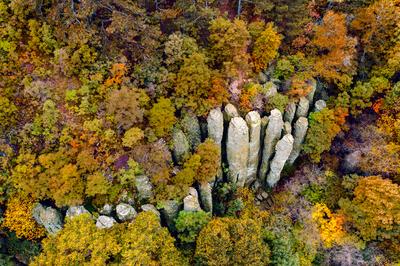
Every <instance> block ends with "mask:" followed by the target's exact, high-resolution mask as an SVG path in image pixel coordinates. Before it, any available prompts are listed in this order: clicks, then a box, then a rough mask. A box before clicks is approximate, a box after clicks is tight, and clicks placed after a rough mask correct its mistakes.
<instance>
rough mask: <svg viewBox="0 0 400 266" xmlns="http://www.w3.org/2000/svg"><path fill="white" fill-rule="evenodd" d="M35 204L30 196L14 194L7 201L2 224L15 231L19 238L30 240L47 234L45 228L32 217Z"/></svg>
mask: <svg viewBox="0 0 400 266" xmlns="http://www.w3.org/2000/svg"><path fill="white" fill-rule="evenodd" d="M34 205H35V202H33V201H32V200H31V199H29V198H22V197H19V196H14V197H12V198H10V199H9V201H8V202H7V209H6V211H5V213H4V220H3V221H2V226H3V227H5V228H8V229H9V230H10V231H13V232H15V234H16V235H17V237H18V238H26V239H29V240H32V239H37V238H41V237H44V236H45V230H44V228H43V227H41V226H40V225H39V224H37V223H36V221H35V220H34V219H33V218H32V209H33V206H34Z"/></svg>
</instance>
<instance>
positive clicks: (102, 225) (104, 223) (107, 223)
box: [96, 215, 117, 229]
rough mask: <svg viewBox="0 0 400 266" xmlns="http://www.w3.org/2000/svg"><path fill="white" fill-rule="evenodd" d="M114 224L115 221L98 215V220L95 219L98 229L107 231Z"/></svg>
mask: <svg viewBox="0 0 400 266" xmlns="http://www.w3.org/2000/svg"><path fill="white" fill-rule="evenodd" d="M116 222H117V221H115V219H114V218H112V217H109V216H105V215H100V216H99V218H97V221H96V227H97V228H99V229H107V228H110V227H112V226H113V225H114V224H115V223H116Z"/></svg>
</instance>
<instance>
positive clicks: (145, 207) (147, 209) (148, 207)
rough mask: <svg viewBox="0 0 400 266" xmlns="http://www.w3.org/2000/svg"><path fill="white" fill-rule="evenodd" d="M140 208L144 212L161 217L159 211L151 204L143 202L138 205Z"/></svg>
mask: <svg viewBox="0 0 400 266" xmlns="http://www.w3.org/2000/svg"><path fill="white" fill-rule="evenodd" d="M140 208H141V209H142V211H144V212H152V213H154V214H155V215H157V217H158V218H160V217H161V215H160V212H159V211H158V210H157V208H156V207H154V205H153V204H144V205H142V206H141V207H140Z"/></svg>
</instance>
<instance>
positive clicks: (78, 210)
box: [65, 206, 90, 218]
mask: <svg viewBox="0 0 400 266" xmlns="http://www.w3.org/2000/svg"><path fill="white" fill-rule="evenodd" d="M84 213H89V214H90V212H89V211H88V210H86V209H85V207H83V206H70V207H69V208H68V210H67V213H66V214H65V216H66V217H68V218H73V217H75V216H78V215H81V214H84Z"/></svg>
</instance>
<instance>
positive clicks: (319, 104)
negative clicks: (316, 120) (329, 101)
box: [314, 100, 326, 112]
mask: <svg viewBox="0 0 400 266" xmlns="http://www.w3.org/2000/svg"><path fill="white" fill-rule="evenodd" d="M325 107H326V102H325V101H324V100H318V101H316V102H315V104H314V112H319V111H321V110H322V109H324V108H325Z"/></svg>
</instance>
